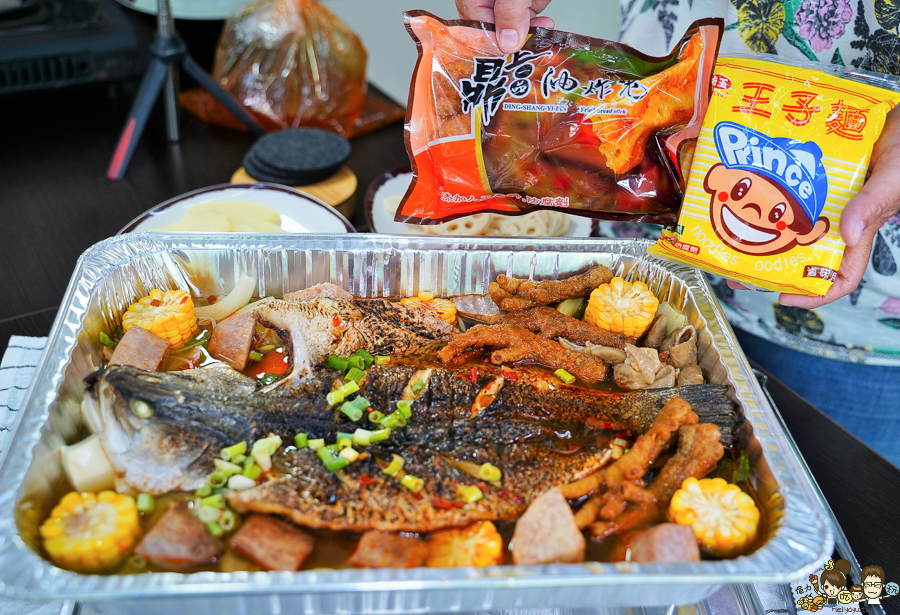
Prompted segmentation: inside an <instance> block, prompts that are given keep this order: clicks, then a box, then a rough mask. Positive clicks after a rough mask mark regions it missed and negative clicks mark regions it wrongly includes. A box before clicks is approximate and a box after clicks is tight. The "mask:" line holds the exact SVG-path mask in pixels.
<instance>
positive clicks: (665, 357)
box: [659, 352, 669, 363]
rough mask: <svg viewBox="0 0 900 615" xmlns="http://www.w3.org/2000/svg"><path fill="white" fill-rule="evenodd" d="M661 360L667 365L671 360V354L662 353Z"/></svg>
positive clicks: (660, 354)
mask: <svg viewBox="0 0 900 615" xmlns="http://www.w3.org/2000/svg"><path fill="white" fill-rule="evenodd" d="M659 360H660V361H661V362H663V363H665V362H666V361H668V360H669V353H668V352H661V353H659Z"/></svg>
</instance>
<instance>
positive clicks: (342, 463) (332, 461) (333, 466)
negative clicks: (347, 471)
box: [316, 446, 350, 472]
mask: <svg viewBox="0 0 900 615" xmlns="http://www.w3.org/2000/svg"><path fill="white" fill-rule="evenodd" d="M316 456H317V457H318V458H319V459H321V460H322V463H324V464H325V467H326V468H328V471H329V472H337V471H338V470H342V469H344V468H346V467H347V466H348V465H350V462H349V461H347V459H345V458H344V457H340V456H338V454H337V453H335V452H334V451H333V450H332V449H331V448H330V447H327V446H323V447H322V448H320V449H319V450H317V451H316Z"/></svg>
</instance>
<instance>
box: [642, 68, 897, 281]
mask: <svg viewBox="0 0 900 615" xmlns="http://www.w3.org/2000/svg"><path fill="white" fill-rule="evenodd" d="M840 72H845V74H846V75H847V78H844V77H842V76H838V73H840ZM855 79H865V81H866V82H867V83H860V82H858V81H857V80H855ZM883 83H884V80H883V79H880V78H879V77H878V75H875V74H872V73H870V74H868V75H860V76H858V77H857V76H855V75H853V74H850V73H846V71H845V69H843V68H841V67H828V66H822V65H819V66H816V67H811V66H810V65H808V64H800V63H787V62H779V63H776V62H772V61H764V60H759V59H756V58H749V57H734V58H719V62H718V64H716V70H715V75H713V96H712V100H711V101H710V103H709V110H708V111H707V114H706V117H705V119H704V121H703V130H702V131H701V133H700V138H699V139H698V141H697V144H696V150H695V152H694V157H693V162H692V165H691V169H690V179H689V180H688V185H687V191H686V194H685V197H684V205H683V206H682V208H681V213H680V215H679V218H678V224H677V225H674V226H672V227H670V228H666V229H664V230H663V232H662V235H661V237H660V239H659V241H658V242H657V244H656V245H655V246H653V247H651V248H650V252H651V253H654V254H656V255H658V256H662V257H665V258H668V259H670V260H676V261H678V262H683V263H687V264H689V265H692V266H695V267H699V268H700V269H703V270H705V271H709V272H711V273H716V274H719V275H722V276H725V277H727V278H731V279H733V280H738V281H740V282H744V283H747V284H752V285H755V286H759V287H762V288H765V289H768V290H774V291H779V292H785V293H794V294H802V295H811V296H821V295H824V294H825V293H826V292H828V289H829V288H830V287H831V285H832V284H833V283H834V280H835V279H836V278H837V271H838V268H839V267H840V265H841V259H842V257H843V255H844V242H843V240H842V239H841V231H840V221H841V212H842V211H843V208H844V205H846V204H847V202H848V201H849V200H850V199H851V198H852V197H853V195H855V194H856V193H857V192H859V189H860V188H861V187H862V184H863V181H864V180H865V177H866V171H867V170H868V167H869V160H870V159H871V157H872V148H873V147H874V145H875V141H876V140H877V139H878V136H879V134H880V133H881V129H882V128H883V126H884V122H885V116H886V115H887V112H888V111H890V110H891V109H892V108H893V107H894V106H895V105H896V104H897V103H898V102H900V92H895V91H891V90H887V89H882V88H880V87H875V84H883ZM870 84H872V85H870ZM895 87H896V86H895Z"/></svg>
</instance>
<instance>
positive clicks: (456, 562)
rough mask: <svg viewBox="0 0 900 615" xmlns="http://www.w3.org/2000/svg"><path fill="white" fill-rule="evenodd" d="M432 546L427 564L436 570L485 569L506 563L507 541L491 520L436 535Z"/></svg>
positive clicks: (430, 543)
mask: <svg viewBox="0 0 900 615" xmlns="http://www.w3.org/2000/svg"><path fill="white" fill-rule="evenodd" d="M428 545H429V550H428V561H427V562H426V563H425V565H426V566H430V567H432V568H454V567H459V566H474V567H484V566H496V565H499V564H502V563H503V539H502V538H501V537H500V533H499V532H498V531H497V528H496V527H494V524H493V523H491V522H490V521H479V522H478V523H475V524H473V525H470V526H469V527H465V528H461V529H452V530H441V531H440V532H435V533H434V534H432V536H431V540H429V541H428Z"/></svg>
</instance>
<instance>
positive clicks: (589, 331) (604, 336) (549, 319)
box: [500, 306, 632, 349]
mask: <svg viewBox="0 0 900 615" xmlns="http://www.w3.org/2000/svg"><path fill="white" fill-rule="evenodd" d="M500 322H501V323H502V324H510V325H519V326H520V327H524V328H526V329H528V330H529V331H531V332H532V333H537V334H538V335H540V336H541V337H546V338H547V339H555V338H558V337H564V338H566V339H567V340H569V341H570V342H575V343H576V344H585V343H588V342H590V343H591V344H598V345H600V346H609V347H611V348H620V349H622V348H625V344H626V343H630V342H632V339H631V338H630V337H627V336H625V335H623V334H621V333H613V332H612V331H606V330H604V329H601V328H600V327H598V326H597V325H595V324H592V323H589V322H587V321H585V320H578V319H577V318H572V317H571V316H567V315H565V314H563V313H562V312H560V311H559V310H555V309H553V308H551V307H546V306H540V307H535V308H531V309H530V310H523V311H520V312H510V313H508V314H504V315H503V316H502V317H501V318H500Z"/></svg>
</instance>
